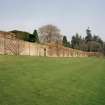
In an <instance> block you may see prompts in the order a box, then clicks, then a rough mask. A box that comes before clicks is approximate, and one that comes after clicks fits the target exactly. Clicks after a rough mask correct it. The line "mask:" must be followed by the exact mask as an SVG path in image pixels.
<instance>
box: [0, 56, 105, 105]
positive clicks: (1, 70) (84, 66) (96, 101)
mask: <svg viewBox="0 0 105 105" xmlns="http://www.w3.org/2000/svg"><path fill="white" fill-rule="evenodd" d="M0 105H105V59H102V58H44V57H29V56H0Z"/></svg>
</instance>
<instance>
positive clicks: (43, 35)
mask: <svg viewBox="0 0 105 105" xmlns="http://www.w3.org/2000/svg"><path fill="white" fill-rule="evenodd" d="M38 31H39V39H40V42H42V43H61V42H62V35H61V34H60V30H59V29H58V28H57V27H56V26H54V25H51V24H48V25H44V26H42V27H40V28H39V30H38Z"/></svg>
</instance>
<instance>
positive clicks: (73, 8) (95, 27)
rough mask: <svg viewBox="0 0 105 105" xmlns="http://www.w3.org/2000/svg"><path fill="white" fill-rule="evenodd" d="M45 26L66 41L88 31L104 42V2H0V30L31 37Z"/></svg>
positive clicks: (102, 0) (27, 0)
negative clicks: (12, 31) (35, 31)
mask: <svg viewBox="0 0 105 105" xmlns="http://www.w3.org/2000/svg"><path fill="white" fill-rule="evenodd" d="M46 24H53V25H55V26H57V27H58V28H59V29H60V30H61V34H62V35H66V36H67V37H68V39H71V37H72V35H74V34H75V33H79V34H80V35H82V36H83V37H84V36H86V32H85V31H86V29H87V28H88V27H90V29H91V30H92V33H93V34H96V35H99V36H100V37H101V38H102V39H103V40H104V41H105V29H104V28H105V0H0V30H2V31H11V30H22V31H27V32H30V33H32V32H33V30H34V29H38V28H39V27H41V26H43V25H46Z"/></svg>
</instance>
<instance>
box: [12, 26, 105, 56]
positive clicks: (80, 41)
mask: <svg viewBox="0 0 105 105" xmlns="http://www.w3.org/2000/svg"><path fill="white" fill-rule="evenodd" d="M11 32H12V33H15V34H16V37H17V38H18V39H21V40H24V41H29V42H36V43H43V44H45V43H54V44H61V45H63V46H65V47H69V48H73V49H78V50H82V51H88V52H100V53H103V54H104V55H105V42H104V41H103V40H102V39H101V38H100V37H99V36H98V35H93V34H92V32H91V30H90V29H89V28H88V29H87V30H86V36H85V37H82V36H81V35H79V34H78V33H76V34H75V35H73V36H72V39H71V41H69V40H68V39H67V36H64V35H61V33H60V30H59V29H58V28H57V27H56V26H53V25H50V24H49V25H45V26H42V27H40V28H39V29H38V30H34V32H33V33H32V34H30V33H28V32H23V31H18V30H14V31H11Z"/></svg>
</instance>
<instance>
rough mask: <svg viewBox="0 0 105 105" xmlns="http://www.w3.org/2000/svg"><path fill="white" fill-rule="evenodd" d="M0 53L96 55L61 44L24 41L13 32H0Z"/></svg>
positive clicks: (70, 55) (59, 55)
mask: <svg viewBox="0 0 105 105" xmlns="http://www.w3.org/2000/svg"><path fill="white" fill-rule="evenodd" d="M0 54H6V55H30V56H48V57H89V56H96V55H98V53H94V52H84V51H80V50H76V49H72V48H66V47H63V46H61V45H54V44H53V45H52V44H47V45H41V44H36V43H30V42H26V41H23V40H19V39H17V38H16V35H15V34H13V33H9V32H0Z"/></svg>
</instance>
